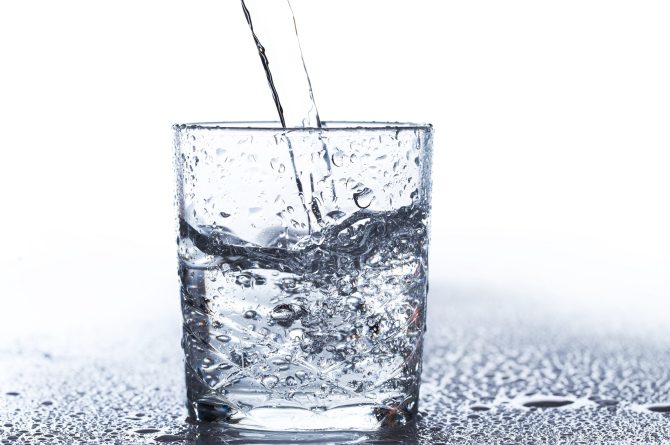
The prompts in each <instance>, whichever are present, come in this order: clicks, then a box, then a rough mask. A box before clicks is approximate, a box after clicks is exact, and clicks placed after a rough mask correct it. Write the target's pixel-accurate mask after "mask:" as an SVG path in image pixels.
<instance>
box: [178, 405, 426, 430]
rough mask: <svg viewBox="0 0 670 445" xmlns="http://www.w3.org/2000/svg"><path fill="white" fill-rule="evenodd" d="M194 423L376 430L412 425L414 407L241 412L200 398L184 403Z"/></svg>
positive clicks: (254, 427)
mask: <svg viewBox="0 0 670 445" xmlns="http://www.w3.org/2000/svg"><path fill="white" fill-rule="evenodd" d="M188 409H189V414H190V415H191V417H192V418H194V419H195V420H197V421H198V422H217V423H221V424H225V425H226V426H228V427H231V428H236V429H238V428H239V429H247V430H260V431H296V432H297V431H360V432H369V431H378V430H380V429H387V428H396V427H404V426H406V425H408V424H411V423H413V422H414V419H415V418H416V411H417V404H416V403H412V404H411V405H410V406H406V407H403V408H395V407H388V406H381V405H374V404H360V403H359V404H355V405H347V406H337V407H332V408H325V407H320V408H312V409H308V408H301V407H295V406H257V407H254V408H251V409H248V410H245V411H242V410H239V409H236V408H234V407H233V406H232V404H228V403H226V402H225V401H223V400H221V399H220V398H218V397H217V398H201V399H199V400H197V401H195V402H192V403H189V404H188Z"/></svg>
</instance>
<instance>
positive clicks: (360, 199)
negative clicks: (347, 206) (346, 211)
mask: <svg viewBox="0 0 670 445" xmlns="http://www.w3.org/2000/svg"><path fill="white" fill-rule="evenodd" d="M374 199H375V195H374V193H373V192H372V190H370V189H369V188H367V187H365V188H364V189H363V190H361V191H360V192H356V193H354V202H355V203H356V205H357V206H358V207H359V208H361V209H367V208H368V207H370V204H372V201H373V200H374Z"/></svg>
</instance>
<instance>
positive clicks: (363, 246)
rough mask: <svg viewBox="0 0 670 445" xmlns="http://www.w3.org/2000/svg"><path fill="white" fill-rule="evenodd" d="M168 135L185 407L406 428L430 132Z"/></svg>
mask: <svg viewBox="0 0 670 445" xmlns="http://www.w3.org/2000/svg"><path fill="white" fill-rule="evenodd" d="M174 132H175V170H176V176H177V194H176V200H177V210H178V219H179V236H178V240H177V242H178V257H179V277H180V280H181V303H182V311H183V339H182V346H183V349H184V355H185V361H184V364H185V370H186V391H187V407H188V410H189V412H190V415H191V416H192V417H193V418H195V419H196V420H198V421H201V422H211V421H216V422H221V423H224V424H229V425H231V426H233V427H236V428H247V429H257V430H272V431H278V430H291V431H301V430H317V431H318V430H322V431H326V430H337V431H347V430H352V431H373V430H377V429H380V428H385V427H392V426H398V425H405V424H407V423H409V422H412V421H413V420H414V418H415V416H416V413H417V407H418V397H419V383H420V377H421V354H422V346H423V334H424V331H425V328H426V296H427V291H428V242H429V215H430V202H431V196H430V195H431V177H430V173H431V153H432V127H431V126H430V125H417V124H411V123H368V122H325V123H324V124H323V126H322V127H320V128H278V127H277V125H276V124H274V123H253V122H250V123H204V124H180V125H175V126H174Z"/></svg>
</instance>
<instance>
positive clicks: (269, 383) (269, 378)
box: [261, 375, 279, 389]
mask: <svg viewBox="0 0 670 445" xmlns="http://www.w3.org/2000/svg"><path fill="white" fill-rule="evenodd" d="M261 383H262V384H263V385H264V386H265V387H266V388H269V389H272V388H274V387H275V386H276V385H277V383H279V379H278V378H277V376H274V375H266V376H265V377H263V378H261Z"/></svg>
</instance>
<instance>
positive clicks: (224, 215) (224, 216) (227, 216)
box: [219, 212, 230, 218]
mask: <svg viewBox="0 0 670 445" xmlns="http://www.w3.org/2000/svg"><path fill="white" fill-rule="evenodd" d="M219 216H221V218H229V217H230V213H226V212H219Z"/></svg>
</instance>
